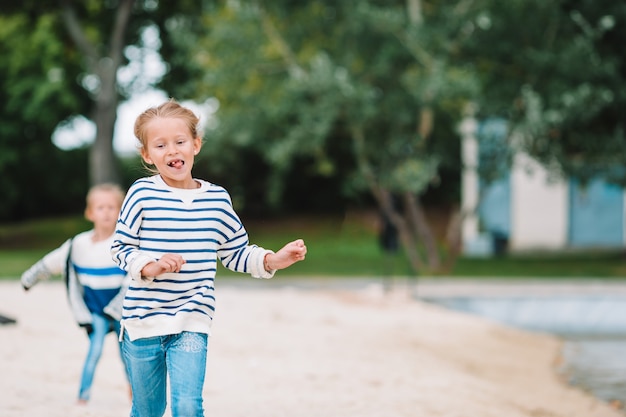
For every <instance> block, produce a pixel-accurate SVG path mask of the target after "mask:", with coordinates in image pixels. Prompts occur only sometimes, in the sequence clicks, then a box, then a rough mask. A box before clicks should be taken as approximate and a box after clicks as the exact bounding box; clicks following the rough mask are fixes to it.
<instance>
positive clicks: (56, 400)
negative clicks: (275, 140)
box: [0, 277, 624, 417]
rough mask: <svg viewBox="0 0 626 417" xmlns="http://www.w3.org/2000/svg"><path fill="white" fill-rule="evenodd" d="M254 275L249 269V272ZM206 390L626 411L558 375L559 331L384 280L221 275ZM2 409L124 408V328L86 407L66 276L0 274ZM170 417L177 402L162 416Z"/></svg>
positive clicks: (322, 405) (96, 412)
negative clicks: (327, 284) (385, 287)
mask: <svg viewBox="0 0 626 417" xmlns="http://www.w3.org/2000/svg"><path fill="white" fill-rule="evenodd" d="M242 279H248V280H249V278H245V277H244V278H242ZM217 297H218V298H217V312H216V318H215V320H214V324H213V336H212V337H211V339H210V341H209V357H208V364H207V376H206V384H205V391H204V394H205V395H204V400H205V402H204V405H205V414H206V416H220V417H243V416H246V417H247V416H252V415H254V416H255V417H270V416H271V417H281V416H289V417H395V416H398V417H402V416H407V417H422V416H423V417H439V416H441V417H443V416H446V417H457V416H458V417H491V416H493V417H518V416H519V417H522V416H526V417H531V416H532V417H623V416H624V414H623V413H622V412H620V411H617V410H614V409H612V408H611V407H610V406H609V405H607V404H605V403H603V402H601V401H599V400H597V399H595V398H594V397H592V396H591V395H589V394H587V393H585V392H583V391H581V390H578V389H576V388H573V387H570V386H568V385H566V384H565V383H564V382H563V381H562V379H561V378H560V377H559V375H558V372H557V369H558V361H559V356H560V353H559V352H560V346H561V342H560V340H559V339H557V338H555V337H552V336H549V335H545V334H533V333H530V332H525V331H521V330H517V329H512V328H508V327H504V326H502V325H499V324H496V323H492V322H489V321H487V320H484V319H481V318H478V317H474V316H469V315H464V314H460V313H456V312H452V311H448V310H445V309H443V308H440V307H437V306H434V305H430V304H426V303H421V302H417V301H415V300H412V299H410V297H408V295H407V294H406V292H403V291H396V292H393V293H391V294H383V293H382V291H380V290H379V289H378V288H365V289H361V290H354V289H352V290H347V289H343V290H342V289H306V290H305V289H297V288H295V287H277V286H264V282H262V281H259V282H254V283H251V284H250V285H245V286H229V285H228V284H227V283H224V284H223V285H220V282H219V278H218V286H217ZM0 314H2V315H4V316H9V317H12V318H14V319H16V320H17V323H16V324H13V325H3V326H0V340H2V343H0V357H1V364H2V366H1V371H0V396H1V400H0V416H3V417H18V416H19V417H21V416H26V415H33V416H46V417H74V416H77V417H78V416H81V417H84V416H93V417H96V416H97V417H114V416H115V417H118V416H128V414H129V409H130V401H129V398H128V396H127V392H126V384H125V381H124V376H123V371H122V366H121V361H120V358H119V351H118V348H117V345H116V343H117V341H116V338H115V337H114V336H113V335H112V334H111V335H110V336H109V337H108V340H107V344H106V346H105V349H104V353H103V357H102V360H101V361H100V365H99V368H98V369H97V371H96V376H95V381H94V386H93V391H92V399H91V401H90V403H89V404H88V405H86V406H79V405H77V404H76V395H77V391H78V382H79V376H80V372H81V367H82V363H83V359H84V355H85V354H86V351H87V337H86V335H85V333H84V331H83V330H81V329H79V328H78V327H77V326H76V325H75V323H74V322H73V320H72V318H71V316H70V312H69V308H68V306H67V302H66V298H65V289H64V287H63V284H62V283H59V282H50V283H41V284H39V285H37V286H36V287H34V288H33V289H32V290H31V291H29V292H27V293H26V292H24V291H23V290H22V288H21V286H20V285H19V283H18V282H17V281H13V282H0ZM166 415H167V416H169V410H168V412H167V414H166Z"/></svg>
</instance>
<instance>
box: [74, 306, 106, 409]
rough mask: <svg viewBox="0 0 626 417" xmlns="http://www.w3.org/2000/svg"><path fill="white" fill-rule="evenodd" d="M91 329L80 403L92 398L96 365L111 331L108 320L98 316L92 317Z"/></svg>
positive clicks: (79, 394)
mask: <svg viewBox="0 0 626 417" xmlns="http://www.w3.org/2000/svg"><path fill="white" fill-rule="evenodd" d="M91 319H92V322H91V327H92V329H93V331H92V332H91V334H89V350H88V351H87V357H86V358H85V364H84V365H83V373H82V376H81V379H80V389H79V391H78V401H80V402H87V401H88V400H89V397H90V396H91V384H92V383H93V376H94V373H95V372H96V365H98V361H99V360H100V356H101V355H102V347H103V346H104V338H105V337H106V335H107V332H108V330H109V322H108V320H107V319H106V318H105V317H103V316H100V315H98V314H92V315H91Z"/></svg>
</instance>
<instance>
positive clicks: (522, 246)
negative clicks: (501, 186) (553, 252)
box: [509, 153, 568, 251]
mask: <svg viewBox="0 0 626 417" xmlns="http://www.w3.org/2000/svg"><path fill="white" fill-rule="evenodd" d="M511 211H512V213H511V222H512V224H511V236H510V240H509V249H510V250H512V251H516V250H535V249H562V248H563V247H565V246H566V245H567V230H568V186H567V183H566V182H565V181H563V180H558V181H556V182H555V181H552V180H549V178H548V173H547V171H546V170H545V169H544V168H543V167H541V166H540V165H539V164H538V163H537V162H536V161H534V160H533V159H531V158H530V157H528V156H527V155H526V154H522V153H519V154H517V155H516V156H515V159H514V162H513V169H512V172H511Z"/></svg>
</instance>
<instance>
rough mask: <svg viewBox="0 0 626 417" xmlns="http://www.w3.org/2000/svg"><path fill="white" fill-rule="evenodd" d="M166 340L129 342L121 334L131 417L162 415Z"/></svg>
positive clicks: (147, 339) (164, 389)
mask: <svg viewBox="0 0 626 417" xmlns="http://www.w3.org/2000/svg"><path fill="white" fill-rule="evenodd" d="M165 337H167V336H165ZM165 337H149V338H146V339H137V340H134V341H131V340H130V339H129V338H128V333H127V332H124V339H123V341H122V352H123V354H124V362H125V364H126V369H127V370H128V377H129V379H130V386H131V389H132V391H133V400H132V403H133V404H132V408H131V410H130V416H131V417H138V416H141V417H162V416H163V414H164V413H165V406H166V397H165V396H166V378H167V369H166V365H165V349H164V348H163V345H164V344H163V340H164V339H165Z"/></svg>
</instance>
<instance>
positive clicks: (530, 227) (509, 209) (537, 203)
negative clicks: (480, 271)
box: [460, 118, 626, 256]
mask: <svg viewBox="0 0 626 417" xmlns="http://www.w3.org/2000/svg"><path fill="white" fill-rule="evenodd" d="M460 130H461V134H462V141H463V145H462V158H463V164H464V171H463V179H462V203H463V208H464V210H465V211H466V213H471V214H469V215H467V216H466V217H465V219H464V222H463V226H462V234H463V252H464V254H465V255H466V256H490V255H492V254H499V253H502V252H503V251H505V250H507V251H510V252H523V251H539V250H555V251H556V250H565V249H610V248H622V247H624V246H625V243H626V241H625V236H626V233H625V232H624V228H625V226H626V222H625V219H624V217H625V211H624V208H625V204H624V200H625V198H626V193H625V190H624V189H623V188H620V187H618V186H615V185H612V184H608V183H606V182H604V181H602V180H595V181H593V182H591V183H590V184H588V185H587V186H585V187H582V186H581V185H580V184H579V183H578V182H577V181H576V180H574V179H567V178H565V179H564V178H552V177H551V176H550V174H549V172H548V171H547V170H546V169H545V168H544V167H542V166H541V165H540V164H539V163H538V162H537V161H535V160H533V159H532V158H531V157H530V156H528V155H526V154H524V153H522V152H518V153H516V154H515V155H514V156H513V163H512V166H511V167H510V168H508V171H507V172H506V173H505V174H504V175H503V176H502V177H501V178H500V179H498V180H497V181H495V182H492V183H491V184H489V185H488V186H485V185H484V184H481V180H480V178H479V176H478V167H479V164H480V148H479V147H480V141H479V139H478V137H483V136H484V135H485V134H487V135H489V134H490V135H500V137H502V138H504V137H505V135H506V122H505V121H504V120H502V119H496V120H488V121H483V122H481V123H478V122H477V121H476V120H474V119H470V118H468V119H466V120H465V121H464V122H463V123H462V125H461V129H460Z"/></svg>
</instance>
